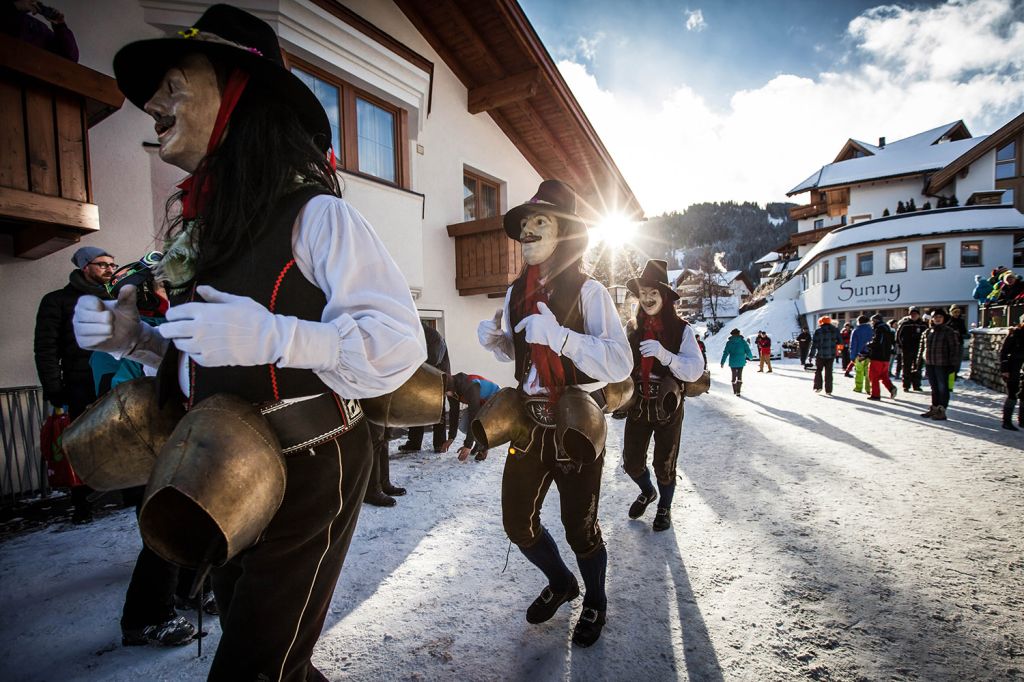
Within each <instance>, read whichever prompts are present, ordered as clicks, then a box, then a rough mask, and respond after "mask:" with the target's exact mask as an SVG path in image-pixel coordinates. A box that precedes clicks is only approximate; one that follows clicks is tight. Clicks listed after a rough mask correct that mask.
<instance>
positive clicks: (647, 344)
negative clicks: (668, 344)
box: [640, 339, 675, 367]
mask: <svg viewBox="0 0 1024 682" xmlns="http://www.w3.org/2000/svg"><path fill="white" fill-rule="evenodd" d="M640 355H642V356H644V357H645V358H654V359H655V360H657V361H658V362H660V363H661V364H663V365H665V366H666V367H668V366H669V363H671V362H672V358H674V357H675V355H674V354H673V353H672V352H671V351H670V350H669V349H667V348H665V346H663V345H661V342H660V341H658V340H656V339H647V340H646V341H641V342H640Z"/></svg>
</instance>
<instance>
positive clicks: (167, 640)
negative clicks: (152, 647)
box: [121, 616, 196, 646]
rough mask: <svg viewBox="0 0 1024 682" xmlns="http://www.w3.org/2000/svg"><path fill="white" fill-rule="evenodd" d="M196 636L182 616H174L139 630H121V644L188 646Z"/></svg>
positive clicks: (190, 624) (191, 626)
mask: <svg viewBox="0 0 1024 682" xmlns="http://www.w3.org/2000/svg"><path fill="white" fill-rule="evenodd" d="M195 635H196V627H195V626H194V625H192V623H190V622H188V621H187V620H185V618H184V617H182V616H175V617H174V618H171V619H170V620H168V621H165V622H163V623H158V624H157V625H146V626H144V627H141V628H121V644H123V645H124V646H142V645H144V644H157V645H159V646H181V645H182V644H188V643H189V642H191V641H192V639H193V638H194V637H195Z"/></svg>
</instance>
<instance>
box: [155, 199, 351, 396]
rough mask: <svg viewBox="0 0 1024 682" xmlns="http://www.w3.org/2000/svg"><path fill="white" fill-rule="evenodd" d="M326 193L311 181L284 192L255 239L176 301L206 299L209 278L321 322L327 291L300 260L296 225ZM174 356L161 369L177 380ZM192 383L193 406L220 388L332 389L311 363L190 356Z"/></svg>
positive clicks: (261, 392) (222, 287)
mask: <svg viewBox="0 0 1024 682" xmlns="http://www.w3.org/2000/svg"><path fill="white" fill-rule="evenodd" d="M326 193H327V192H326V190H325V189H324V188H322V187H319V186H317V185H305V186H303V187H301V188H299V189H297V190H295V191H293V192H291V193H289V194H286V195H285V196H283V197H282V198H281V199H280V200H279V201H278V202H277V205H276V207H275V208H274V211H273V213H272V214H271V217H270V219H269V220H268V221H267V226H266V228H265V229H264V230H263V231H262V234H260V236H259V237H257V238H256V240H255V241H253V242H252V243H251V244H248V245H246V246H245V247H244V248H243V249H242V250H241V251H240V252H239V253H238V254H237V255H236V256H235V257H234V258H232V259H231V260H230V261H229V262H228V263H226V264H224V265H222V266H220V267H218V268H216V270H215V271H214V272H210V273H204V274H202V275H200V276H198V277H196V279H195V280H194V281H193V283H192V285H191V286H189V287H188V288H187V289H186V290H185V293H184V294H183V295H181V296H175V297H172V298H171V304H172V305H178V304H181V303H185V302H187V301H201V300H202V299H201V298H200V297H198V296H197V295H195V293H194V292H195V288H196V286H198V285H200V284H207V285H210V286H212V287H214V288H215V289H217V290H219V291H224V292H227V293H230V294H236V295H238V296H248V297H249V298H251V299H253V300H255V301H256V302H257V303H259V304H261V305H263V306H265V307H266V308H267V309H268V310H269V311H270V312H272V313H275V314H279V315H291V316H293V317H297V318H299V319H300V320H312V321H314V322H319V321H320V319H321V316H322V314H323V311H324V307H325V306H326V305H327V297H326V296H325V295H324V292H322V291H321V290H320V289H319V288H317V286H316V285H314V284H313V283H311V282H310V281H309V280H307V279H306V278H305V277H304V276H303V274H302V272H300V271H299V268H298V266H297V265H296V264H295V258H294V256H293V254H292V230H293V228H294V225H295V219H296V217H298V215H299V211H301V210H302V207H303V206H305V205H306V203H307V202H308V201H309V200H310V199H312V198H313V197H315V196H318V195H320V194H326ZM168 356H174V357H173V359H172V358H170V357H168V358H165V362H164V365H171V366H172V367H169V368H165V367H164V366H163V365H162V366H161V368H160V369H161V374H164V372H165V371H167V372H169V371H172V370H173V372H174V375H173V381H174V382H175V384H176V383H177V364H178V363H177V357H178V353H177V352H169V353H168ZM171 379H172V377H171V376H167V377H162V378H161V383H165V382H166V383H169V382H170V380H171ZM189 388H190V390H189V396H190V398H189V405H190V406H191V405H193V404H195V403H198V402H199V401H200V400H203V399H204V398H208V397H209V396H211V395H214V394H216V393H234V394H235V395H238V396H241V397H242V398H244V399H245V400H247V401H249V402H251V403H254V404H259V403H269V402H274V401H276V400H282V399H284V398H298V397H301V396H307V395H316V394H319V393H325V392H329V391H330V390H331V389H330V388H329V387H328V386H327V385H326V384H325V383H324V382H323V381H321V380H320V378H319V377H318V376H316V374H314V373H313V370H309V369H282V368H280V367H275V366H273V365H257V366H252V367H236V366H229V367H203V366H201V365H198V364H196V363H195V362H194V361H193V360H189Z"/></svg>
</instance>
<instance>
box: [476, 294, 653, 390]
mask: <svg viewBox="0 0 1024 682" xmlns="http://www.w3.org/2000/svg"><path fill="white" fill-rule="evenodd" d="M511 295H512V288H511V287H509V290H508V292H506V294H505V311H504V315H503V317H502V329H503V330H504V332H505V333H504V335H503V336H502V337H500V338H497V339H487V338H485V337H484V336H483V335H480V343H481V344H482V345H483V346H484V348H486V349H487V350H489V351H491V352H492V353H494V357H495V358H497V359H498V360H501V361H503V362H509V361H511V360H512V358H513V355H514V350H513V344H512V327H511V325H510V323H509V298H510V297H511ZM580 304H581V306H582V308H583V330H584V333H583V334H580V333H577V332H574V331H571V330H567V331H568V338H567V339H566V342H565V346H564V347H563V348H562V352H561V354H562V355H564V356H566V357H567V358H569V359H570V360H572V362H573V364H574V365H576V367H578V368H579V369H580V371H582V372H583V373H584V374H587V375H588V376H590V377H592V378H594V379H596V381H595V382H593V383H589V384H580V388H581V389H583V390H584V391H587V392H588V393H589V392H592V391H596V390H598V389H599V388H603V387H604V386H605V385H606V384H608V383H610V382H615V381H622V380H623V379H625V378H626V377H628V376H629V375H630V372H632V371H633V353H632V351H631V350H630V348H629V341H628V340H627V339H626V334H625V332H624V331H623V330H622V325H621V323H620V322H619V313H618V311H617V310H616V309H615V303H614V302H613V301H612V297H611V295H610V294H609V293H608V290H607V289H605V288H604V286H603V285H602V284H601V283H600V282H598V281H597V280H595V279H588V280H587V281H586V282H584V283H583V288H582V290H581V291H580ZM556 352H557V351H556ZM523 391H524V392H525V393H527V394H528V395H543V394H545V393H547V389H546V388H544V387H543V386H541V385H540V380H539V379H538V378H537V368H536V367H532V366H531V367H530V373H529V375H528V376H527V377H526V381H525V382H524V384H523Z"/></svg>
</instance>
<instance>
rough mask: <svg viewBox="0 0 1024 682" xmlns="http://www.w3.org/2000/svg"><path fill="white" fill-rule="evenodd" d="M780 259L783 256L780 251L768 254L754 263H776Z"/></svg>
mask: <svg viewBox="0 0 1024 682" xmlns="http://www.w3.org/2000/svg"><path fill="white" fill-rule="evenodd" d="M780 258H782V255H781V254H780V253H779V252H778V251H769V252H768V253H766V254H764V255H763V256H761V257H760V258H758V259H757V260H756V261H754V262H755V263H774V262H775V261H777V260H779V259H780Z"/></svg>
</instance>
